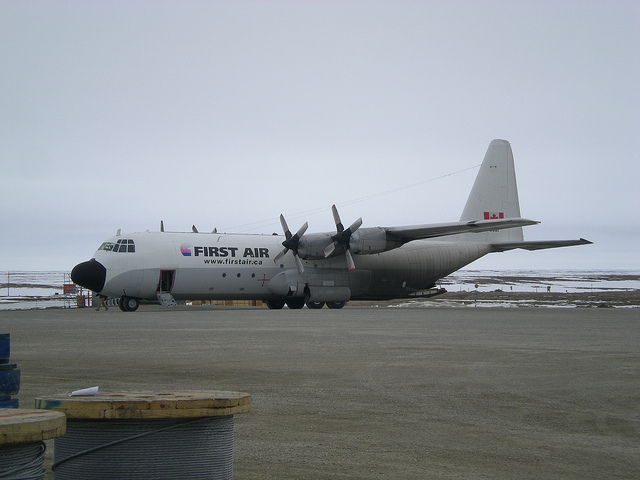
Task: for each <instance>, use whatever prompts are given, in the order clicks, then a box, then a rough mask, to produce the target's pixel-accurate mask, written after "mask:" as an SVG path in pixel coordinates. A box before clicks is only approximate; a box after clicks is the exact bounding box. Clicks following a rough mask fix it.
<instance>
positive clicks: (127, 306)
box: [118, 295, 140, 312]
mask: <svg viewBox="0 0 640 480" xmlns="http://www.w3.org/2000/svg"><path fill="white" fill-rule="evenodd" d="M118 306H119V307H120V310H122V311H123V312H135V311H136V310H137V309H138V307H139V306H140V302H139V301H138V299H137V298H133V297H127V296H126V295H123V296H121V297H120V301H119V302H118Z"/></svg>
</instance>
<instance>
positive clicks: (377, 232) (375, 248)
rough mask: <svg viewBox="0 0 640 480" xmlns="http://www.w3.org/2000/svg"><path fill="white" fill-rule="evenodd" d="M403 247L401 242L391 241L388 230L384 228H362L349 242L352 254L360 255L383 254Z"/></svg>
mask: <svg viewBox="0 0 640 480" xmlns="http://www.w3.org/2000/svg"><path fill="white" fill-rule="evenodd" d="M401 245H402V242H401V241H400V240H397V241H394V240H393V239H390V238H389V236H388V235H387V231H386V229H384V228H382V227H369V228H360V229H358V230H357V231H356V232H355V233H354V234H353V235H352V236H351V241H350V242H349V248H350V249H351V252H352V253H357V254H358V255H369V254H373V253H382V252H386V251H387V250H392V249H394V248H398V247H399V246H401Z"/></svg>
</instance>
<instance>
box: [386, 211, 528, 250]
mask: <svg viewBox="0 0 640 480" xmlns="http://www.w3.org/2000/svg"><path fill="white" fill-rule="evenodd" d="M537 223H540V222H536V221H535V220H529V219H526V218H500V219H494V220H472V221H469V222H452V223H432V224H428V225H412V226H403V227H389V228H387V229H386V232H387V234H388V235H391V236H393V237H396V238H398V239H401V240H402V241H403V243H406V242H410V241H412V240H419V239H423V238H434V237H443V236H446V235H455V234H457V233H469V232H486V231H489V230H502V229H503V228H515V227H524V226H527V225H535V224H537ZM514 248H518V247H514Z"/></svg>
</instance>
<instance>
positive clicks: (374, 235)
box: [274, 205, 404, 274]
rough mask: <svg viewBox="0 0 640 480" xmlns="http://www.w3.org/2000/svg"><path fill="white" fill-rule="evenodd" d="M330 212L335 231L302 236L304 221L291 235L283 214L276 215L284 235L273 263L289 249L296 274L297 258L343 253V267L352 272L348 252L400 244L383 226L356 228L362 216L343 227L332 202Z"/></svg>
mask: <svg viewBox="0 0 640 480" xmlns="http://www.w3.org/2000/svg"><path fill="white" fill-rule="evenodd" d="M331 211H332V213H333V218H334V220H335V223H336V233H335V234H330V233H312V234H309V235H305V232H306V230H307V228H308V224H307V223H305V224H304V225H302V227H300V229H299V230H298V232H297V233H296V234H295V235H294V234H292V233H291V231H290V230H289V226H288V225H287V222H286V221H285V219H284V216H282V215H280V222H281V223H282V229H283V230H284V234H285V241H284V242H282V246H283V247H284V250H282V251H281V252H280V253H279V254H278V255H277V256H276V257H275V259H274V262H276V263H277V262H279V261H280V259H281V258H282V257H283V256H284V255H286V253H287V252H288V251H290V250H291V252H292V253H293V256H294V258H295V260H296V265H297V267H298V273H299V274H302V272H304V267H303V265H302V261H301V260H300V259H304V260H320V259H323V258H329V257H335V256H338V255H344V256H345V258H346V261H347V267H348V269H349V271H352V270H354V269H355V268H356V266H355V263H354V261H353V257H352V256H351V253H352V252H353V253H355V254H358V255H370V254H374V253H382V252H386V251H387V250H391V249H394V248H397V247H399V246H401V245H402V244H403V243H404V242H403V241H402V239H400V238H394V237H393V235H389V234H388V232H387V229H385V228H382V227H374V228H363V229H360V226H361V225H362V218H359V219H357V220H356V221H355V222H353V223H352V224H351V226H350V227H349V228H347V229H345V228H344V225H342V221H341V220H340V215H339V214H338V209H337V208H336V206H335V205H333V206H332V207H331Z"/></svg>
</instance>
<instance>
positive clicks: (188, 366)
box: [0, 306, 640, 480]
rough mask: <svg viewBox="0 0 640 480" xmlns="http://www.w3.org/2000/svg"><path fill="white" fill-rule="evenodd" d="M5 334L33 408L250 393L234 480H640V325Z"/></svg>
mask: <svg viewBox="0 0 640 480" xmlns="http://www.w3.org/2000/svg"><path fill="white" fill-rule="evenodd" d="M5 332H7V333H10V334H11V362H12V363H17V364H18V368H20V369H21V372H22V382H21V391H20V394H19V395H18V397H19V398H20V404H21V407H23V408H33V404H34V399H35V398H36V397H42V396H44V397H46V396H47V395H53V394H60V393H65V392H70V391H72V390H76V389H80V388H84V387H90V386H94V385H99V386H100V390H101V392H122V391H130V392H131V391H134V392H136V391H137V392H139V391H154V392H182V391H194V390H197V391H202V390H230V391H243V392H249V393H250V394H251V395H252V411H251V412H250V413H247V414H242V415H237V416H236V417H235V451H234V478H235V479H236V480H243V479H255V478H260V479H305V478H309V479H336V478H350V479H375V478H385V479H387V478H398V479H430V478H450V479H456V478H460V479H463V478H464V479H484V478H492V479H514V478H518V479H539V478H558V479H602V478H609V479H615V478H618V479H630V478H638V477H637V476H638V472H640V341H639V340H640V317H639V316H638V310H637V309H612V308H447V307H433V308H382V307H381V308H374V307H371V306H348V307H346V308H344V309H342V310H327V309H322V310H308V309H304V310H288V309H284V310H280V311H274V310H268V309H266V308H258V307H253V308H252V307H246V308H240V307H235V308H229V307H215V306H202V307H186V306H179V307H177V308H175V309H163V308H161V307H157V306H141V307H140V309H139V310H138V311H137V312H135V313H123V312H121V311H119V310H118V309H115V308H110V309H109V311H108V312H104V311H101V312H96V311H95V310H93V309H48V310H26V311H6V312H5V311H3V312H0V333H5ZM48 446H49V448H48V454H47V461H46V463H45V465H46V466H47V468H48V466H49V465H50V463H51V458H52V455H51V452H52V450H53V448H54V442H53V441H50V442H48ZM45 478H47V479H49V478H53V477H52V475H51V473H48V474H47V476H46V477H45Z"/></svg>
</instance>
